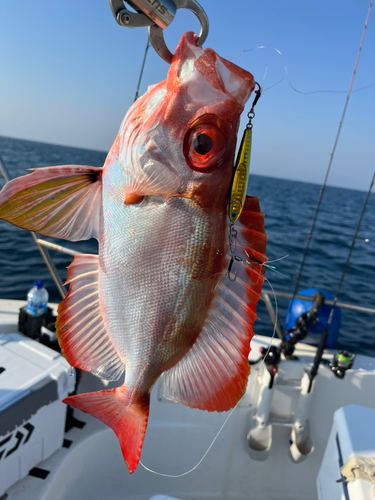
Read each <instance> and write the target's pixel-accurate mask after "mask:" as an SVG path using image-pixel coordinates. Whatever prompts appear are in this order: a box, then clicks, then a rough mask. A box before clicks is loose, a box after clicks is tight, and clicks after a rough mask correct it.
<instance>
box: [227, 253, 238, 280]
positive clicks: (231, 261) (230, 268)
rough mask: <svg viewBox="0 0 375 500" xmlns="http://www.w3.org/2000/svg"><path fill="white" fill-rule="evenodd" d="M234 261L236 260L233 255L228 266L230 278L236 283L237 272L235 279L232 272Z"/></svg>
mask: <svg viewBox="0 0 375 500" xmlns="http://www.w3.org/2000/svg"><path fill="white" fill-rule="evenodd" d="M233 262H234V257H232V258H231V259H230V262H229V266H228V273H227V274H228V279H229V281H231V282H232V283H234V282H235V281H236V279H237V273H234V278H233V279H232V278H231V272H232V266H233Z"/></svg>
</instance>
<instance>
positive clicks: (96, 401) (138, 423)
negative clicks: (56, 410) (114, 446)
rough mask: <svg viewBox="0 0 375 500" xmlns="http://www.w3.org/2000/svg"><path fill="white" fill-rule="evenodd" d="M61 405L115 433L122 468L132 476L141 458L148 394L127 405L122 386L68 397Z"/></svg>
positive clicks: (124, 390) (147, 409)
mask: <svg viewBox="0 0 375 500" xmlns="http://www.w3.org/2000/svg"><path fill="white" fill-rule="evenodd" d="M63 402H64V403H66V404H68V405H70V406H73V407H74V408H77V409H78V410H81V411H83V412H84V413H89V414H90V415H92V416H93V417H96V418H98V419H99V420H101V421H102V422H104V423H105V424H106V425H108V426H109V427H111V428H112V429H113V430H114V431H115V434H116V436H117V437H118V439H119V441H120V446H121V450H122V454H123V456H124V459H125V462H126V465H127V466H128V469H129V472H130V474H133V472H134V471H135V469H136V468H137V466H138V462H139V459H140V457H141V451H142V446H143V441H144V438H145V434H146V428H147V420H148V415H149V406H150V396H149V394H147V395H145V396H144V397H143V398H142V399H141V400H138V401H131V402H130V400H129V397H128V394H127V391H126V388H125V386H121V387H116V388H115V389H109V390H107V391H99V392H89V393H87V394H79V395H78V396H70V397H68V398H65V399H64V400H63Z"/></svg>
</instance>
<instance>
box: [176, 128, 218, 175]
mask: <svg viewBox="0 0 375 500" xmlns="http://www.w3.org/2000/svg"><path fill="white" fill-rule="evenodd" d="M226 151H227V140H226V138H225V135H224V134H223V132H222V131H221V130H220V129H219V127H217V126H216V125H215V124H213V123H199V124H198V125H195V126H193V127H192V128H191V129H190V130H189V131H188V133H187V134H186V136H185V141H184V154H185V158H186V161H187V163H188V165H189V167H190V168H191V169H192V170H196V171H199V172H205V173H206V172H211V171H212V170H213V169H214V168H216V167H217V166H218V165H219V164H220V163H221V162H222V160H223V158H224V156H225V153H226Z"/></svg>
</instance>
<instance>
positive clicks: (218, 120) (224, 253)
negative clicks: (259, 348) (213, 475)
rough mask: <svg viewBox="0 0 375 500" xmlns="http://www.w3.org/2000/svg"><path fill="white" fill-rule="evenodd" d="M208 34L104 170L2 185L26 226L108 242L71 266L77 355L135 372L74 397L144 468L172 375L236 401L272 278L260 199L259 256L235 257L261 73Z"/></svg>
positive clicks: (242, 239)
mask: <svg viewBox="0 0 375 500" xmlns="http://www.w3.org/2000/svg"><path fill="white" fill-rule="evenodd" d="M196 41H197V37H196V35H194V34H193V33H186V34H185V35H184V36H183V37H182V39H181V41H180V43H179V45H178V47H177V49H176V52H175V55H174V57H173V62H172V65H171V68H170V70H169V72H168V77H167V80H166V81H164V82H161V83H159V84H158V85H156V86H154V87H152V88H150V89H149V90H148V92H147V93H146V94H145V95H144V96H143V97H141V98H140V99H138V100H137V101H136V103H135V104H134V105H133V106H132V107H131V108H130V110H129V112H128V113H127V115H126V117H125V119H124V121H123V123H122V125H121V128H120V131H119V134H118V136H117V138H116V140H115V143H114V144H113V146H112V149H111V151H110V152H109V154H108V157H107V159H106V162H105V165H104V167H103V168H101V169H96V168H91V167H80V166H62V167H48V168H39V169H37V170H35V171H34V172H33V173H32V174H30V175H27V176H25V177H22V178H19V179H15V180H13V181H11V182H9V183H8V184H7V185H6V186H5V187H4V189H3V191H2V192H1V194H0V218H2V219H5V220H7V221H9V222H11V223H12V224H15V225H17V226H19V227H22V228H25V229H29V230H32V231H35V232H37V233H40V234H43V235H47V236H53V237H56V238H64V239H67V240H71V241H77V240H82V239H88V238H91V237H96V238H98V240H99V256H96V255H79V256H77V257H75V259H74V261H73V263H72V264H71V266H70V267H69V271H68V280H67V282H68V283H70V289H69V293H68V295H67V297H66V298H65V299H64V300H63V301H62V303H61V304H60V306H59V309H58V313H59V314H58V320H57V335H58V339H59V342H60V346H61V350H62V352H63V354H64V355H65V357H66V358H67V360H68V361H69V363H70V364H71V365H72V366H75V367H77V368H80V369H82V370H86V371H89V372H91V373H94V374H95V375H97V376H98V377H101V378H102V379H104V380H110V381H113V380H118V379H119V378H120V377H121V376H122V375H123V374H124V372H125V382H124V384H123V385H121V386H120V387H117V388H115V389H110V390H104V391H100V392H97V393H89V394H80V395H76V396H71V397H68V398H66V399H65V400H64V401H65V402H66V403H67V404H69V405H71V406H73V407H75V408H78V409H80V410H82V411H84V412H86V413H90V414H91V415H93V416H94V417H96V418H99V419H100V420H102V421H103V422H104V423H105V424H107V425H108V426H110V427H111V428H112V429H113V430H114V431H115V433H116V435H117V437H118V438H119V441H120V445H121V449H122V452H123V455H124V459H125V461H126V464H127V466H128V468H129V471H130V473H132V472H134V470H135V469H136V467H137V465H138V462H139V459H140V455H141V450H142V446H143V440H144V437H145V433H146V427H147V420H148V415H149V403H150V392H151V389H152V387H153V386H154V384H155V382H156V381H157V380H158V379H159V377H161V376H162V380H163V384H164V394H165V395H166V396H167V397H168V398H170V399H172V400H174V401H176V402H179V403H182V404H185V405H188V406H190V407H192V408H200V409H203V410H208V411H226V410H229V409H230V408H232V407H234V406H235V405H236V403H237V402H238V401H239V399H240V398H241V397H242V395H243V394H244V392H245V390H246V384H247V380H248V376H249V372H250V369H249V364H248V355H249V351H250V339H251V337H252V335H253V323H254V321H255V318H256V314H255V309H256V304H257V302H258V299H259V296H260V292H261V286H262V283H263V267H261V266H260V265H259V264H256V265H254V263H256V261H259V262H264V261H265V260H266V258H265V255H264V253H265V245H266V236H265V234H264V223H263V215H262V214H261V213H260V210H259V204H258V200H257V198H248V199H247V201H246V204H245V206H244V210H243V212H242V215H241V217H240V219H239V221H238V223H237V224H236V225H235V229H236V231H237V240H238V242H239V244H238V245H237V253H241V252H242V255H243V256H244V260H245V261H246V260H247V262H248V263H247V264H245V263H241V262H236V263H235V266H236V272H237V279H236V280H235V281H234V282H232V281H231V280H230V279H229V278H228V275H227V268H228V262H229V249H228V241H229V220H228V196H229V189H230V184H231V180H232V175H233V164H234V154H235V146H236V137H237V131H238V126H239V119H240V115H241V113H242V111H243V108H244V105H245V103H246V101H247V100H248V98H249V96H250V94H251V92H252V91H253V89H254V79H253V77H252V75H251V74H250V73H248V72H246V71H244V70H243V69H241V68H239V67H237V66H235V65H234V64H232V63H230V62H229V61H226V60H225V59H223V58H221V57H219V56H218V55H217V54H216V53H215V52H214V51H213V50H211V49H206V50H203V49H202V48H201V47H197V46H196ZM254 259H256V260H254ZM250 262H252V263H253V264H249V263H250ZM125 369H126V371H125Z"/></svg>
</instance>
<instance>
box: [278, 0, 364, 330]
mask: <svg viewBox="0 0 375 500" xmlns="http://www.w3.org/2000/svg"><path fill="white" fill-rule="evenodd" d="M372 4H373V0H371V1H370V6H369V9H368V12H367V17H366V21H365V26H364V28H363V33H362V38H361V43H360V45H359V49H358V54H357V59H356V61H355V65H354V70H353V74H352V78H351V81H350V85H349V90H348V94H347V96H346V101H345V105H344V109H343V112H342V115H341V120H340V123H339V128H338V130H337V133H336V138H335V142H334V144H333V149H332V152H331V156H330V159H329V163H328V167H327V172H326V175H325V179H324V182H323V185H322V188H321V190H320V193H319V198H318V203H317V205H316V209H315V213H314V216H313V220H312V224H311V229H310V231H309V233H308V237H307V242H306V246H305V248H304V251H303V256H302V261H301V265H300V269H299V273H298V275H297V279H296V283H295V285H294V291H293V298H292V301H291V306H290V308H289V314H288V317H287V319H286V324H287V322H288V321H289V316H290V312H291V310H292V307H293V302H294V300H295V297H296V295H297V290H298V286H299V283H300V280H301V276H302V272H303V268H304V266H305V261H306V256H307V252H308V250H309V247H310V242H311V238H312V234H313V231H314V229H315V224H316V220H317V217H318V213H319V209H320V205H321V202H322V199H323V195H324V191H325V188H326V185H327V181H328V176H329V173H330V171H331V166H332V163H333V159H334V156H335V152H336V147H337V143H338V141H339V137H340V133H341V129H342V125H343V123H344V119H345V114H346V110H347V107H348V104H349V99H350V95H351V93H352V90H353V84H354V80H355V76H356V73H357V68H358V63H359V58H360V56H361V52H362V47H363V41H364V38H365V34H366V30H367V24H368V20H369V17H370V12H371V8H372Z"/></svg>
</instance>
